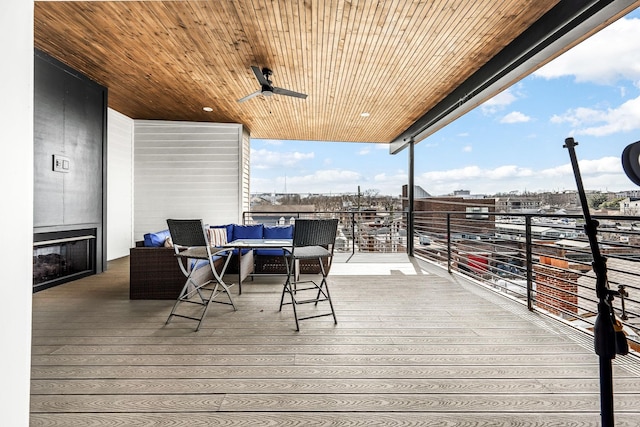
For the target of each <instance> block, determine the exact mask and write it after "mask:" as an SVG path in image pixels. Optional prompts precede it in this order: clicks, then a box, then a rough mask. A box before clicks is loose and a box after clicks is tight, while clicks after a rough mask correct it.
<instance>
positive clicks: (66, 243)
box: [32, 228, 98, 293]
mask: <svg viewBox="0 0 640 427" xmlns="http://www.w3.org/2000/svg"><path fill="white" fill-rule="evenodd" d="M97 240H98V239H97V229H96V228H86V229H77V230H65V231H56V232H47V233H35V234H34V236H33V268H34V271H33V282H32V284H33V292H34V293H35V292H39V291H41V290H44V289H48V288H51V287H53V286H57V285H61V284H63V283H67V282H70V281H72V280H76V279H79V278H81V277H86V276H90V275H92V274H96V261H97V260H96V255H97V251H96V249H97V248H96V245H97ZM77 245H82V246H80V247H78V246H77ZM47 255H56V256H54V257H53V258H51V257H49V260H46V259H45V258H46V257H47Z"/></svg>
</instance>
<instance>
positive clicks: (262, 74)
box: [238, 65, 307, 102]
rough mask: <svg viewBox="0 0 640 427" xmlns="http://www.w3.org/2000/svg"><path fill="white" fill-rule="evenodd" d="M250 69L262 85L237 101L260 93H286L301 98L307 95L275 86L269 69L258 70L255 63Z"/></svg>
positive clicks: (267, 94)
mask: <svg viewBox="0 0 640 427" xmlns="http://www.w3.org/2000/svg"><path fill="white" fill-rule="evenodd" d="M251 69H252V70H253V73H254V74H255V75H256V79H257V80H258V83H260V86H262V87H261V88H260V90H259V91H257V92H254V93H252V94H250V95H247V96H245V97H244V98H240V99H238V102H244V101H246V100H247V99H251V98H253V97H254V96H258V95H260V94H262V95H264V96H271V95H273V94H276V95H286V96H293V97H295V98H302V99H305V98H306V97H307V95H306V94H304V93H300V92H294V91H292V90H289V89H282V88H281V87H275V86H274V85H273V83H272V82H271V78H270V77H271V75H272V74H273V72H272V71H271V70H270V69H268V68H263V69H262V70H260V68H258V67H256V66H255V65H252V66H251Z"/></svg>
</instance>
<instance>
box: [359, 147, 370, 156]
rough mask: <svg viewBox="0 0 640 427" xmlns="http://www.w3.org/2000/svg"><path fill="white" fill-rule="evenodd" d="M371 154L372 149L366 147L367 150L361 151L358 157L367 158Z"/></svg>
mask: <svg viewBox="0 0 640 427" xmlns="http://www.w3.org/2000/svg"><path fill="white" fill-rule="evenodd" d="M370 152H371V149H369V147H366V148H363V149H361V150H360V151H358V155H359V156H366V155H367V154H369V153H370Z"/></svg>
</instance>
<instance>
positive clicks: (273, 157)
mask: <svg viewBox="0 0 640 427" xmlns="http://www.w3.org/2000/svg"><path fill="white" fill-rule="evenodd" d="M314 157H315V154H314V153H313V152H309V153H301V152H299V151H291V152H282V153H281V152H276V151H269V150H267V149H265V148H262V149H259V150H257V149H253V148H252V149H251V167H252V168H257V169H268V168H274V167H283V166H286V167H291V166H295V165H296V164H298V163H300V162H302V161H304V160H310V159H313V158H314Z"/></svg>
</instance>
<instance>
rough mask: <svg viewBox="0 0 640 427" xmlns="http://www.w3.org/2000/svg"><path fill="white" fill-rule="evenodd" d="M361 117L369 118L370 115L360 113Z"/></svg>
mask: <svg viewBox="0 0 640 427" xmlns="http://www.w3.org/2000/svg"><path fill="white" fill-rule="evenodd" d="M360 116H361V117H369V113H360Z"/></svg>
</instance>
